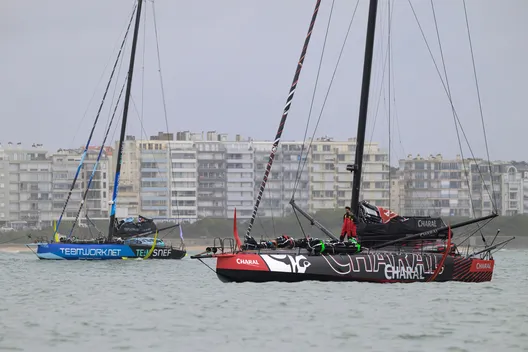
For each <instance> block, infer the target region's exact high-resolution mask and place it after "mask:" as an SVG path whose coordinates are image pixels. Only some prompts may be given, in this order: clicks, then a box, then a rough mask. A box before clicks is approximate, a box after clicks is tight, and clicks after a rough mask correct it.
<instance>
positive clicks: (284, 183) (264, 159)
mask: <svg viewBox="0 0 528 352" xmlns="http://www.w3.org/2000/svg"><path fill="white" fill-rule="evenodd" d="M272 145H273V142H272V141H266V142H261V141H258V142H256V141H255V142H253V147H254V161H255V164H254V172H255V189H254V192H255V193H254V194H255V199H256V197H257V195H258V192H259V189H260V186H261V184H262V180H263V177H264V172H265V171H266V167H267V165H268V162H269V156H270V153H271V147H272ZM302 145H303V143H302V142H292V141H283V142H282V143H281V144H280V145H279V148H278V150H277V152H276V153H275V158H274V160H273V165H272V168H271V172H270V174H269V176H268V180H267V183H266V188H265V190H264V193H263V195H262V200H261V202H260V205H259V209H258V215H259V216H262V217H271V216H274V217H281V216H286V215H289V214H291V213H292V207H291V205H290V204H289V203H290V199H291V198H292V196H295V202H296V204H297V205H299V206H300V207H301V208H303V209H306V210H308V201H309V199H310V190H309V175H308V167H309V166H308V158H309V155H307V154H306V152H304V153H301V150H302ZM301 154H302V155H301ZM303 164H304V165H305V166H304V170H305V171H306V172H302V173H301V172H297V170H299V171H300V169H301V168H302V166H303ZM297 178H298V179H299V180H298V185H297V187H296V183H297V182H296V180H297Z"/></svg>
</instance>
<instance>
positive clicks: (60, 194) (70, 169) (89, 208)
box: [51, 147, 113, 222]
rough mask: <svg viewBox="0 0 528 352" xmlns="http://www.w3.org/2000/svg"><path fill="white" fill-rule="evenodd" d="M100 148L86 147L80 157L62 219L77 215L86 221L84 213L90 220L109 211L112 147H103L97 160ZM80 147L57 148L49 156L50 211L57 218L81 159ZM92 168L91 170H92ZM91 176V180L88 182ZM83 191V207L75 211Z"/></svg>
mask: <svg viewBox="0 0 528 352" xmlns="http://www.w3.org/2000/svg"><path fill="white" fill-rule="evenodd" d="M99 150H100V147H90V148H89V149H88V151H87V153H86V156H85V158H84V162H83V165H82V167H81V170H80V172H79V175H78V177H77V181H76V183H75V186H74V188H73V191H72V194H71V196H70V199H69V201H68V204H67V207H66V212H65V213H64V215H63V219H64V220H74V219H75V217H76V216H77V214H79V217H78V220H79V221H81V222H86V216H88V217H89V218H90V219H92V220H99V219H107V218H108V214H109V211H110V206H109V201H110V199H111V194H110V192H109V188H110V180H111V173H110V172H109V171H110V158H111V155H112V152H113V150H112V149H111V148H109V147H105V148H104V149H103V152H102V154H101V158H100V159H99V161H98V162H97V158H98V156H99ZM82 153H83V149H81V148H79V149H59V150H58V151H57V152H56V153H54V154H53V155H51V164H52V175H53V177H52V178H53V181H52V183H53V213H54V214H56V217H57V218H58V217H59V216H60V214H61V212H62V209H64V203H65V201H66V199H67V197H68V192H69V190H70V188H71V185H72V182H73V179H74V177H75V173H76V172H77V169H78V167H79V163H80V161H81V157H82ZM94 169H95V170H94ZM90 179H91V181H90ZM88 186H89V190H88V192H87V193H86V199H85V202H84V206H83V208H82V209H81V212H80V213H79V208H80V205H81V199H82V197H83V195H84V193H85V191H86V189H87V188H88Z"/></svg>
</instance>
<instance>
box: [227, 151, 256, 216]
mask: <svg viewBox="0 0 528 352" xmlns="http://www.w3.org/2000/svg"><path fill="white" fill-rule="evenodd" d="M224 145H225V148H226V171H227V172H226V174H227V187H226V188H227V189H226V204H227V217H228V218H230V219H232V218H233V216H234V210H235V208H236V210H237V218H238V219H249V218H251V214H252V212H253V206H254V202H255V196H254V194H255V193H254V188H255V176H254V173H255V172H254V166H253V164H254V154H253V143H252V142H243V141H235V142H225V143H224Z"/></svg>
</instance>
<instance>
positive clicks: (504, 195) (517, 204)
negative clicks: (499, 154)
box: [468, 159, 525, 216]
mask: <svg viewBox="0 0 528 352" xmlns="http://www.w3.org/2000/svg"><path fill="white" fill-rule="evenodd" d="M468 163H469V164H470V168H471V185H472V187H471V189H472V192H473V194H472V198H473V199H474V202H473V206H474V208H475V216H485V215H488V214H491V213H492V212H493V211H494V206H495V208H496V211H497V212H498V213H499V214H500V215H505V216H511V215H517V214H523V213H524V210H525V208H524V183H525V182H524V179H523V177H524V173H523V172H522V171H519V170H518V169H517V167H516V166H515V165H513V164H512V163H509V162H502V161H494V162H491V163H488V162H487V161H484V160H481V159H477V160H473V159H471V160H468ZM519 166H520V167H521V168H522V165H519ZM490 173H491V174H490Z"/></svg>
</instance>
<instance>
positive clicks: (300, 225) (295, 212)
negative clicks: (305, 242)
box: [293, 208, 308, 239]
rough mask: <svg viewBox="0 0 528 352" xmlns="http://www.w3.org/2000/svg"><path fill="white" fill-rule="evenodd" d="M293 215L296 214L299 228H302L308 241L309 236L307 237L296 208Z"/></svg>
mask: <svg viewBox="0 0 528 352" xmlns="http://www.w3.org/2000/svg"><path fill="white" fill-rule="evenodd" d="M293 213H294V214H295V218H296V219H297V222H298V223H299V227H300V228H301V231H302V233H303V235H304V238H306V239H308V235H306V232H304V227H303V226H302V223H301V219H299V215H298V214H297V210H295V208H293Z"/></svg>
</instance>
